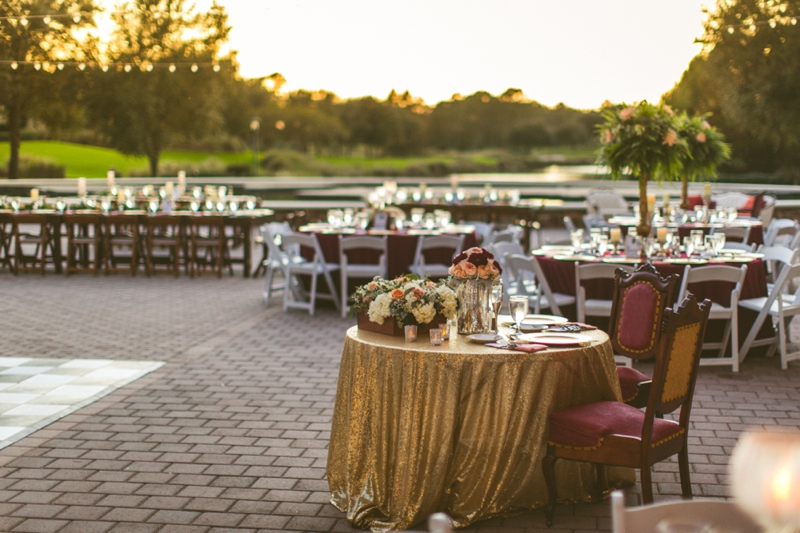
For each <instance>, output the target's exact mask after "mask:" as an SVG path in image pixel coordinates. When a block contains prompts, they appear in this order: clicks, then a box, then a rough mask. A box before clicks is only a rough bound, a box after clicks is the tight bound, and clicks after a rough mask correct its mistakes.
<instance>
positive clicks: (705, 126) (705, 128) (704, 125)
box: [703, 120, 711, 130]
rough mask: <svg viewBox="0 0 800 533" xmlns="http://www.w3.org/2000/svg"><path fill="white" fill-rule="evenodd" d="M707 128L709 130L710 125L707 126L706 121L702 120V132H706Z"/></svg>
mask: <svg viewBox="0 0 800 533" xmlns="http://www.w3.org/2000/svg"><path fill="white" fill-rule="evenodd" d="M709 128H711V124H709V123H708V122H706V121H705V120H704V121H703V129H704V130H707V129H709Z"/></svg>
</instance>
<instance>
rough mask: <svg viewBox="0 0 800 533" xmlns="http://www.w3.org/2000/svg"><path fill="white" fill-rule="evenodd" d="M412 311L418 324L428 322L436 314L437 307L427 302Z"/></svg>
mask: <svg viewBox="0 0 800 533" xmlns="http://www.w3.org/2000/svg"><path fill="white" fill-rule="evenodd" d="M411 313H412V314H413V315H414V318H415V319H416V321H417V324H427V323H428V322H430V321H431V320H433V317H435V316H436V309H434V308H433V304H425V305H420V306H418V307H415V308H414V309H413V310H412V311H411Z"/></svg>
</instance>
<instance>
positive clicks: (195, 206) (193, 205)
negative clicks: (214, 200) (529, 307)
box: [189, 200, 200, 213]
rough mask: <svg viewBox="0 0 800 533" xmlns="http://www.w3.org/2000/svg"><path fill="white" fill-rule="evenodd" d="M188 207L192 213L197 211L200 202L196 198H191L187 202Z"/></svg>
mask: <svg viewBox="0 0 800 533" xmlns="http://www.w3.org/2000/svg"><path fill="white" fill-rule="evenodd" d="M189 209H191V210H192V213H197V211H199V210H200V202H198V201H196V200H192V201H191V202H189Z"/></svg>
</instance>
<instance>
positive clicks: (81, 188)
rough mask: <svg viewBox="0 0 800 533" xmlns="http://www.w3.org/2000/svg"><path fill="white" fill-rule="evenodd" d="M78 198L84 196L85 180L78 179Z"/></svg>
mask: <svg viewBox="0 0 800 533" xmlns="http://www.w3.org/2000/svg"><path fill="white" fill-rule="evenodd" d="M78 196H86V178H78Z"/></svg>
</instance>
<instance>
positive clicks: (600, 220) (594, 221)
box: [583, 215, 612, 233]
mask: <svg viewBox="0 0 800 533" xmlns="http://www.w3.org/2000/svg"><path fill="white" fill-rule="evenodd" d="M583 227H584V228H585V229H586V233H590V232H591V231H592V228H601V229H602V228H610V227H612V225H611V224H609V223H608V221H607V220H606V219H605V217H603V216H602V215H583Z"/></svg>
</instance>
